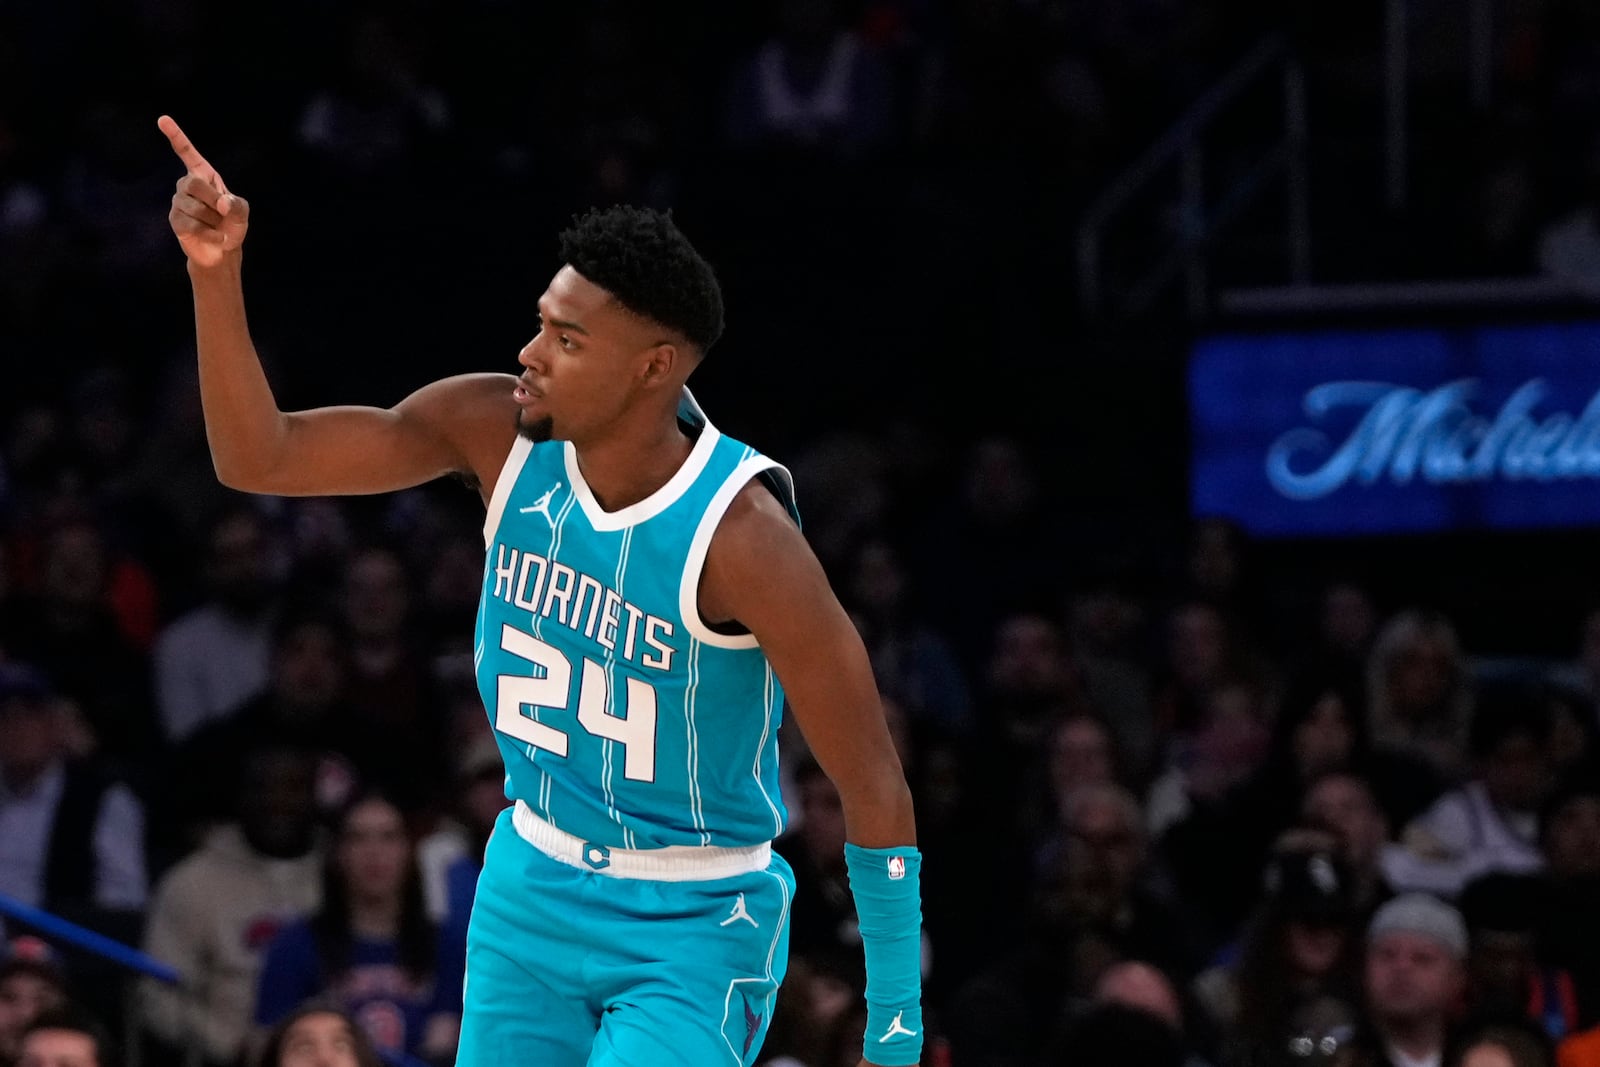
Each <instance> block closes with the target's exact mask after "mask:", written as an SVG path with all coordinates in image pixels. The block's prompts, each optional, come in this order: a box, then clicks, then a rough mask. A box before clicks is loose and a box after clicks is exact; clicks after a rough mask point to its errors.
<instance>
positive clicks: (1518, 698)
mask: <svg viewBox="0 0 1600 1067" xmlns="http://www.w3.org/2000/svg"><path fill="white" fill-rule="evenodd" d="M1549 737H1550V717H1549V714H1548V709H1547V708H1546V707H1545V706H1544V705H1543V704H1542V703H1541V701H1540V700H1539V699H1538V697H1537V695H1536V694H1534V693H1532V692H1523V691H1521V690H1520V689H1518V690H1505V691H1502V690H1501V689H1489V690H1485V691H1484V692H1483V693H1481V694H1480V696H1479V702H1478V705H1477V707H1476V708H1475V709H1474V710H1473V716H1472V734H1471V742H1470V748H1471V753H1472V757H1473V762H1474V767H1475V773H1474V774H1473V777H1472V779H1471V780H1470V781H1468V782H1467V783H1466V784H1465V785H1463V786H1461V787H1460V788H1458V789H1455V790H1453V791H1451V792H1449V793H1447V794H1445V795H1444V796H1443V797H1440V798H1439V800H1438V801H1437V802H1436V803H1435V804H1434V805H1433V806H1432V807H1431V808H1429V809H1428V810H1427V811H1426V812H1424V813H1423V814H1422V815H1420V816H1418V817H1417V819H1415V820H1414V821H1413V822H1412V823H1411V824H1410V825H1409V826H1407V827H1406V829H1405V833H1404V835H1403V838H1402V840H1403V842H1404V844H1405V845H1406V847H1407V850H1408V852H1409V853H1410V858H1411V862H1408V863H1406V864H1404V865H1402V866H1401V867H1399V868H1398V869H1397V870H1396V871H1395V872H1394V877H1395V878H1396V880H1397V886H1396V887H1397V888H1400V889H1420V890H1423V891H1427V892H1433V893H1438V894H1440V895H1441V896H1446V897H1453V896H1455V895H1456V894H1457V893H1459V892H1460V891H1461V887H1462V886H1464V885H1465V884H1466V883H1467V882H1469V881H1471V880H1472V879H1473V878H1476V877H1478V876H1479V875H1483V874H1489V873H1491V872H1493V871H1508V872H1512V873H1526V872H1530V871H1536V870H1538V869H1539V868H1540V867H1541V866H1543V864H1544V859H1543V856H1542V855H1541V854H1540V852H1539V845H1538V822H1539V815H1538V812H1539V806H1540V804H1541V803H1542V801H1543V800H1544V793H1545V792H1546V790H1547V788H1548V783H1549V780H1550V765H1549V758H1548V743H1549Z"/></svg>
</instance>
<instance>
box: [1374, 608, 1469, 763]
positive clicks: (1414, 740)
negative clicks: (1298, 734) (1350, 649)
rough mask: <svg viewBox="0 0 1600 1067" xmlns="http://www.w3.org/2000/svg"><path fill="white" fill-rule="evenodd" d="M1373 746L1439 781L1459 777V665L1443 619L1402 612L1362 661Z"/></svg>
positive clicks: (1463, 720) (1463, 731)
mask: <svg viewBox="0 0 1600 1067" xmlns="http://www.w3.org/2000/svg"><path fill="white" fill-rule="evenodd" d="M1367 694H1368V709H1367V710H1368V714H1369V715H1370V716H1371V720H1372V722H1371V731H1372V743H1373V746H1374V747H1375V748H1377V749H1379V750H1380V751H1388V752H1401V753H1405V754H1408V755H1415V756H1419V757H1421V758H1422V759H1424V760H1426V761H1427V762H1428V764H1429V765H1430V766H1431V767H1432V768H1433V769H1434V770H1435V771H1436V772H1437V773H1438V774H1439V775H1440V776H1441V777H1443V778H1444V780H1445V781H1447V782H1454V781H1459V780H1460V779H1461V778H1462V777H1463V776H1464V774H1465V772H1466V770H1467V733H1468V726H1469V719H1470V710H1471V693H1470V690H1469V687H1468V680H1467V670H1466V663H1465V660H1464V659H1463V657H1462V653H1461V643H1460V641H1459V640H1458V639H1457V637H1456V631H1455V627H1454V626H1453V625H1452V624H1451V623H1450V620H1449V619H1447V618H1445V617H1444V616H1443V615H1441V614H1438V613H1437V612H1427V611H1406V612H1402V613H1401V614H1399V615H1396V616H1395V617H1394V618H1392V619H1390V620H1389V621H1388V622H1387V623H1385V624H1384V626H1383V629H1382V630H1381V631H1379V633H1378V637H1377V640H1376V641H1375V642H1374V644H1373V648H1372V655H1371V657H1370V658H1369V659H1368V662H1367Z"/></svg>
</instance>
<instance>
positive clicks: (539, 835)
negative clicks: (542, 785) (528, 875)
mask: <svg viewBox="0 0 1600 1067" xmlns="http://www.w3.org/2000/svg"><path fill="white" fill-rule="evenodd" d="M511 825H512V826H514V827H516V829H517V834H518V835H519V836H520V837H521V838H522V839H523V840H524V841H526V842H527V843H528V844H530V845H532V846H533V847H534V848H536V849H538V850H539V851H540V852H543V853H544V854H545V855H546V856H549V857H550V858H551V859H553V860H559V861H560V862H562V863H565V864H567V865H568V866H569V867H578V868H580V869H582V870H586V871H594V872H595V873H596V874H606V875H610V876H611V877H613V878H643V879H649V880H652V881H657V882H708V881H711V880H712V879H714V878H732V877H733V876H735V875H739V874H748V873H750V872H751V871H764V870H766V869H767V865H768V864H770V863H771V862H772V843H771V842H769V841H763V842H762V843H761V844H759V845H751V846H749V847H748V848H721V847H718V846H716V845H668V846H667V847H665V848H608V847H606V846H605V845H598V844H595V843H593V842H589V841H584V840H583V839H582V838H578V837H574V836H573V835H572V834H569V833H567V832H566V831H565V830H562V829H560V828H558V827H556V826H554V825H552V824H550V823H548V822H546V821H545V820H543V819H541V818H539V816H538V815H536V814H534V811H533V809H532V808H530V807H528V805H527V802H526V801H521V800H519V801H517V803H516V807H515V808H513V809H512V812H511Z"/></svg>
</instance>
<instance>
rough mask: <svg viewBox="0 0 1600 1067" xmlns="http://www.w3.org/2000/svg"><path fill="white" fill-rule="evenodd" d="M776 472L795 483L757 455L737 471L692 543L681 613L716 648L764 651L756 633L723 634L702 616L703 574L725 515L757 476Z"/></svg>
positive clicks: (685, 569)
mask: <svg viewBox="0 0 1600 1067" xmlns="http://www.w3.org/2000/svg"><path fill="white" fill-rule="evenodd" d="M770 470H775V471H777V472H778V474H779V475H780V476H781V477H782V478H783V479H784V481H786V482H790V483H791V484H792V479H791V478H790V475H789V472H788V471H787V470H786V469H784V467H783V466H782V465H781V464H779V463H778V462H777V461H776V460H772V459H768V458H767V457H766V456H762V455H755V456H751V457H750V458H749V459H747V460H745V461H744V462H743V463H741V464H739V465H738V466H737V467H735V468H734V469H733V473H732V474H730V475H728V478H727V481H725V482H723V483H722V485H721V487H720V488H718V489H717V491H716V494H715V495H714V496H712V498H711V502H710V503H709V504H707V505H706V510H705V514H704V515H703V516H701V519H700V525H699V527H697V528H696V529H695V532H694V540H693V541H690V542H689V558H688V559H687V560H685V561H684V564H683V582H682V584H681V585H679V586H678V613H679V614H680V615H682V616H683V624H684V626H685V627H687V628H688V630H689V633H690V634H691V635H693V636H694V637H695V638H697V639H698V640H700V641H703V642H704V643H706V644H708V645H711V646H712V647H714V648H760V647H761V642H760V641H758V640H756V636H755V634H719V633H717V632H716V631H715V630H713V629H712V628H711V627H710V626H708V625H706V621H705V619H704V618H702V617H701V615H700V574H701V572H703V571H704V570H705V568H706V553H707V552H708V551H709V550H710V548H711V538H712V536H713V535H714V534H715V533H716V532H717V527H718V526H719V525H721V523H722V516H724V515H726V514H727V512H728V508H729V507H730V506H731V505H732V504H733V498H734V497H736V496H738V495H739V490H741V489H743V488H744V487H745V486H746V485H748V484H750V481H751V480H752V479H753V478H755V476H756V475H758V474H760V473H761V472H763V471H770Z"/></svg>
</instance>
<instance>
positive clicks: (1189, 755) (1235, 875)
mask: <svg viewBox="0 0 1600 1067" xmlns="http://www.w3.org/2000/svg"><path fill="white" fill-rule="evenodd" d="M1267 743H1268V727H1267V724H1266V712H1265V709H1264V707H1263V702H1262V695H1261V692H1260V691H1259V690H1258V689H1257V688H1256V687H1255V686H1253V685H1251V684H1248V683H1246V682H1244V681H1229V682H1225V683H1223V684H1221V685H1218V686H1216V687H1215V688H1213V689H1212V690H1210V691H1209V692H1208V693H1207V694H1206V696H1205V697H1204V708H1203V710H1202V712H1201V719H1200V720H1199V722H1197V723H1196V724H1195V726H1194V728H1193V729H1192V730H1190V731H1188V732H1187V733H1186V734H1185V735H1184V736H1183V737H1182V738H1181V740H1180V741H1178V742H1177V743H1176V744H1175V745H1174V748H1173V757H1174V759H1173V763H1172V766H1170V767H1169V768H1168V770H1167V771H1166V773H1165V774H1163V775H1162V776H1161V777H1160V778H1159V779H1157V780H1156V782H1155V784H1153V785H1152V786H1151V787H1150V796H1149V801H1148V807H1147V809H1146V814H1145V818H1146V819H1147V820H1148V821H1149V833H1150V835H1151V838H1152V839H1153V840H1158V841H1159V848H1160V853H1161V856H1162V857H1163V859H1164V860H1165V862H1166V864H1167V866H1168V867H1169V868H1170V870H1171V874H1172V878H1173V882H1174V886H1175V888H1176V890H1177V893H1178V895H1179V896H1180V897H1181V899H1182V900H1183V902H1184V908H1185V912H1186V914H1187V916H1188V917H1189V918H1190V920H1191V921H1192V922H1194V923H1195V924H1196V929H1197V932H1198V933H1199V934H1200V936H1202V937H1204V938H1206V939H1207V943H1220V942H1222V941H1225V940H1227V939H1228V938H1229V937H1231V936H1232V934H1233V932H1234V930H1235V929H1236V927H1237V926H1238V924H1239V923H1240V922H1241V921H1242V920H1243V919H1244V917H1245V915H1246V913H1247V912H1248V911H1249V908H1250V900H1251V897H1252V895H1253V894H1254V892H1255V890H1256V888H1257V886H1258V884H1259V883H1258V881H1257V877H1256V872H1257V871H1258V870H1259V869H1260V866H1261V857H1262V855H1263V849H1262V847H1261V842H1260V840H1259V834H1251V833H1250V832H1249V831H1248V830H1243V832H1241V829H1242V826H1241V824H1243V825H1248V824H1247V823H1246V816H1245V814H1244V813H1243V812H1242V811H1241V810H1240V807H1239V803H1238V796H1239V792H1240V790H1241V789H1242V788H1243V787H1244V785H1245V784H1246V783H1247V782H1248V781H1249V780H1250V778H1251V777H1252V776H1253V775H1255V774H1256V773H1257V772H1258V771H1259V770H1260V768H1261V762H1262V760H1263V758H1264V757H1265V756H1266V753H1267ZM1250 814H1251V816H1253V815H1254V813H1250Z"/></svg>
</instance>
